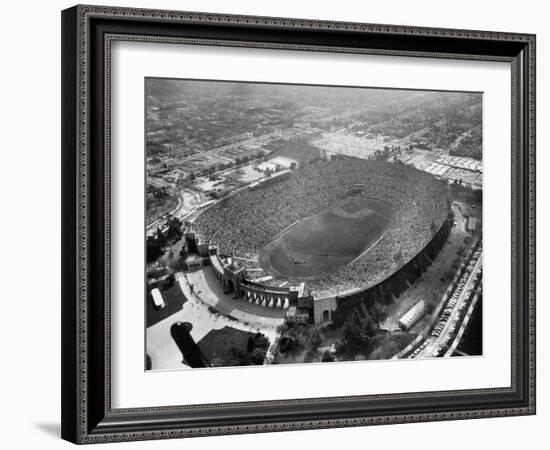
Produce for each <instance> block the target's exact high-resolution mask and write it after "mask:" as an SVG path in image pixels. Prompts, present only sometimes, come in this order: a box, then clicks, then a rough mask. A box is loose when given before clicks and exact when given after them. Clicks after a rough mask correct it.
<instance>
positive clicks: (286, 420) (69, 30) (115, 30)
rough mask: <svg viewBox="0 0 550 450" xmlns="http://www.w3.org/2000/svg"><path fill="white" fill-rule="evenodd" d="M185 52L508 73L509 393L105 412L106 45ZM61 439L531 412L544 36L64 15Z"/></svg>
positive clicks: (82, 12) (176, 16) (103, 11)
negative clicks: (493, 67)
mask: <svg viewBox="0 0 550 450" xmlns="http://www.w3.org/2000/svg"><path fill="white" fill-rule="evenodd" d="M113 40H133V41H136V40H137V41H147V42H159V43H163V42H171V43H177V42H185V43H193V44H197V45H222V46H244V47H260V48H266V49H269V48H278V49H294V50H304V51H312V50H313V51H323V52H348V53H364V54H384V55H405V56H416V57H437V58H451V59H477V60H494V61H508V62H510V63H511V65H512V118H511V119H512V120H511V123H512V173H511V177H512V192H511V195H512V286H511V289H512V309H513V310H512V343H511V344H512V345H511V348H512V374H511V375H512V385H511V386H510V387H509V388H495V389H477V390H470V391H461V390H458V391H448V392H423V393H419V394H395V395H375V396H356V397H330V398H317V399H290V400H281V401H265V402H249V403H233V404H215V405H210V406H208V407H205V405H195V406H181V407H179V406H174V407H166V408H140V409H132V410H129V409H126V410H117V409H112V408H111V401H110V367H111V363H110V346H109V345H110V344H109V342H110V320H109V319H110V290H109V289H110V278H109V277H110V228H109V227H110V165H109V163H110V139H109V136H110V116H109V112H110V43H111V42H112V41H113ZM62 192H63V194H62V437H63V438H65V439H67V440H69V441H72V442H75V443H94V442H107V441H125V440H139V439H159V438H171V437H185V436H200V435H213V434H228V433H249V432H265V431H278V430H294V429H311V428H326V427H342V426H356V425H369V424H387V423H400V422H417V421H429V420H448V419H465V418H476V417H493V416H509V415H526V414H534V413H535V36H534V35H530V34H514V33H499V32H485V31H468V30H449V29H434V28H417V27H404V26H393V25H373V24H360V23H344V22H328V21H309V20H298V19H278V18H269V17H252V16H228V15H214V14H203V13H189V12H177V11H156V10H142V9H127V8H112V7H97V6H75V7H73V8H70V9H67V10H65V11H63V12H62Z"/></svg>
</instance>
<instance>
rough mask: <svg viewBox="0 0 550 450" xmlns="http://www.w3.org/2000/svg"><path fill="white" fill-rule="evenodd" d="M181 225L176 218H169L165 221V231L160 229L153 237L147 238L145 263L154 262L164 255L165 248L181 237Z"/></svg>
mask: <svg viewBox="0 0 550 450" xmlns="http://www.w3.org/2000/svg"><path fill="white" fill-rule="evenodd" d="M182 226H183V223H182V221H181V220H180V219H178V218H177V217H172V216H170V217H169V218H168V220H167V221H166V231H162V229H161V228H160V227H158V228H157V232H156V233H155V235H154V236H149V237H148V238H147V263H151V262H154V261H156V260H157V259H158V258H160V257H161V256H162V255H164V252H165V247H166V246H167V245H170V244H173V243H174V242H177V241H179V240H180V239H181V237H182V236H183V228H182Z"/></svg>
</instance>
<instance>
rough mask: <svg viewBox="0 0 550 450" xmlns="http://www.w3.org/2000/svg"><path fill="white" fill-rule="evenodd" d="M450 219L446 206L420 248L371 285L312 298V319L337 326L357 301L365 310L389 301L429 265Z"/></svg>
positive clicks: (358, 305)
mask: <svg viewBox="0 0 550 450" xmlns="http://www.w3.org/2000/svg"><path fill="white" fill-rule="evenodd" d="M453 221H454V218H453V212H452V210H451V209H449V212H448V214H447V217H446V219H445V220H444V221H443V223H442V224H441V226H440V227H439V230H438V231H437V232H436V233H435V234H434V236H433V237H432V239H431V240H430V241H429V242H428V243H427V244H426V245H425V246H424V248H423V249H422V250H420V251H419V252H418V253H417V254H416V255H415V256H414V257H413V258H411V259H410V260H409V261H408V262H407V263H405V264H404V265H403V266H401V267H400V268H399V269H398V270H396V271H395V272H394V273H393V274H391V275H390V276H388V277H387V278H386V279H384V280H382V281H381V282H379V283H377V284H375V285H374V286H370V287H366V288H358V289H356V290H353V291H351V292H346V293H342V294H339V295H336V296H334V297H325V298H318V299H313V302H312V305H311V307H312V315H313V317H312V319H313V322H314V323H315V324H320V323H323V322H325V321H326V319H327V317H329V320H330V321H331V322H332V323H333V324H335V325H341V324H342V323H343V322H344V321H345V320H346V318H347V317H348V316H349V315H350V314H351V313H352V312H353V311H356V310H357V309H358V308H360V305H361V303H362V304H363V305H364V306H365V307H366V308H367V310H369V309H370V308H371V307H372V306H373V305H374V303H376V302H378V303H382V304H391V303H392V302H393V299H394V298H395V297H398V296H399V295H400V294H401V293H402V292H403V291H404V290H405V289H407V288H408V287H409V285H411V284H413V283H414V282H415V281H416V280H417V279H418V278H420V277H421V276H422V274H423V273H424V272H425V271H426V269H427V268H428V267H429V266H430V265H431V264H432V261H433V260H434V258H435V257H436V256H437V255H438V253H439V251H440V250H441V248H442V247H443V245H444V244H445V242H446V241H447V238H448V237H449V233H450V231H451V228H452V226H453Z"/></svg>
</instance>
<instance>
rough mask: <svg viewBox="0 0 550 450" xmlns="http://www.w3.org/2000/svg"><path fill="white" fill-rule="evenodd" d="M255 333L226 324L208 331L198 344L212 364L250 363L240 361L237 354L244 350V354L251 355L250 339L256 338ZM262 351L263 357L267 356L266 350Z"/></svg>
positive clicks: (235, 364)
mask: <svg viewBox="0 0 550 450" xmlns="http://www.w3.org/2000/svg"><path fill="white" fill-rule="evenodd" d="M255 335H256V333H249V332H247V331H241V330H237V329H235V328H231V327H227V326H226V327H224V328H222V329H221V330H211V331H210V332H208V334H207V335H206V336H205V337H203V338H202V339H201V341H200V342H199V344H198V345H199V348H200V349H201V351H202V353H203V354H204V356H206V358H207V359H208V360H209V361H210V363H211V364H212V365H215V366H237V365H248V364H240V363H239V357H238V356H237V355H236V352H242V355H249V353H248V352H247V345H248V340H249V338H251V337H252V338H254V336H255ZM262 352H263V357H265V350H260V353H262ZM262 361H263V358H262ZM250 364H253V363H250Z"/></svg>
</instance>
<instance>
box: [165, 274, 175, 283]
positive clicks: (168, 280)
mask: <svg viewBox="0 0 550 450" xmlns="http://www.w3.org/2000/svg"><path fill="white" fill-rule="evenodd" d="M174 284H176V276H175V275H174V273H173V272H172V273H171V274H170V275H168V276H167V277H166V287H172V286H174Z"/></svg>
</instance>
